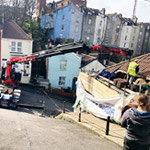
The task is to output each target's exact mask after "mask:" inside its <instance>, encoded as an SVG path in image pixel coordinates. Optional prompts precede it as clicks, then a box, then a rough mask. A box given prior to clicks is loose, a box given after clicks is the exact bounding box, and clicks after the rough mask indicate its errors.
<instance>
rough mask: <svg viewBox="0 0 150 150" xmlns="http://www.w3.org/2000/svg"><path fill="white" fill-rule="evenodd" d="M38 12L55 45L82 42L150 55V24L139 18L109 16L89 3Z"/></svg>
mask: <svg viewBox="0 0 150 150" xmlns="http://www.w3.org/2000/svg"><path fill="white" fill-rule="evenodd" d="M40 2H41V0H39V1H38V6H40ZM83 2H84V3H83ZM38 8H40V7H38ZM38 12H39V13H38V18H40V25H41V28H42V29H46V30H48V37H49V39H50V40H51V41H52V42H53V43H57V42H58V41H59V42H60V41H63V40H65V39H72V40H73V41H75V42H76V41H79V40H81V39H82V40H83V41H85V42H86V43H88V44H89V45H95V44H105V45H111V46H114V47H121V48H128V49H130V50H133V51H134V55H136V56H137V55H141V54H145V53H148V52H150V38H149V37H150V23H143V22H140V23H139V22H137V18H136V17H134V18H133V19H131V18H125V17H123V16H122V14H117V13H113V14H106V11H105V9H104V8H103V9H102V10H98V9H93V8H88V7H86V0H77V1H73V0H60V1H58V2H53V3H49V4H48V5H47V6H46V5H45V7H43V9H41V11H38Z"/></svg>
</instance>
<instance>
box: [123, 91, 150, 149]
mask: <svg viewBox="0 0 150 150" xmlns="http://www.w3.org/2000/svg"><path fill="white" fill-rule="evenodd" d="M137 103H138V107H137V108H129V109H128V110H127V111H125V113H124V114H123V116H122V119H121V126H122V127H124V128H126V135H125V138H124V147H123V150H150V112H148V111H147V108H148V103H149V98H148V96H146V95H144V94H141V95H139V96H138V98H137Z"/></svg>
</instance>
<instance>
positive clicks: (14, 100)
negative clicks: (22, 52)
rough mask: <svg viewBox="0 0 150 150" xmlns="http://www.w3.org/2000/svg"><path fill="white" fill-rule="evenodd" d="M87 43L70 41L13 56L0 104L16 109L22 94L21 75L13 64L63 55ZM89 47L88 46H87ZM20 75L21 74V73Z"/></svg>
mask: <svg viewBox="0 0 150 150" xmlns="http://www.w3.org/2000/svg"><path fill="white" fill-rule="evenodd" d="M85 46H86V45H85V44H83V42H76V43H69V44H64V45H59V46H56V47H53V48H51V49H48V50H43V51H39V52H35V53H32V54H31V55H30V56H24V57H12V58H10V60H9V61H8V62H7V67H6V69H5V70H6V73H5V71H2V72H3V74H6V76H5V78H4V84H3V85H0V106H4V107H9V108H12V109H16V108H17V105H18V103H19V99H20V96H21V90H20V89H18V85H19V83H20V80H21V77H18V75H17V76H16V75H15V72H14V70H13V65H15V64H16V63H21V64H22V63H28V62H32V61H35V60H37V59H40V58H46V57H52V56H56V55H63V54H66V53H70V52H77V51H80V50H81V49H83V48H84V47H85ZM86 48H87V46H86ZM19 76H20V75H19Z"/></svg>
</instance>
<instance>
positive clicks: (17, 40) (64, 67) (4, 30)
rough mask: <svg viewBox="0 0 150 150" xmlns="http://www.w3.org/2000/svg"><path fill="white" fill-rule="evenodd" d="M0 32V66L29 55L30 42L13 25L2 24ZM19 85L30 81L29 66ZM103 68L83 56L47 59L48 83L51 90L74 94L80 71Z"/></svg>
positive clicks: (28, 38)
mask: <svg viewBox="0 0 150 150" xmlns="http://www.w3.org/2000/svg"><path fill="white" fill-rule="evenodd" d="M0 24H1V29H0V66H1V67H2V66H6V63H7V61H9V60H10V58H12V57H22V56H29V55H31V54H32V47H33V46H32V45H33V39H32V38H31V37H30V35H28V34H27V33H25V32H24V31H23V30H22V29H21V28H20V27H19V26H18V25H17V24H16V23H15V22H14V21H6V22H3V21H2V22H1V23H0ZM19 67H20V68H21V69H22V71H23V72H22V80H21V82H22V83H29V82H30V79H31V69H32V68H31V62H29V63H27V64H25V63H23V64H22V66H19ZM104 67H105V65H104V64H103V63H102V62H100V61H99V60H98V59H97V58H95V57H92V56H89V55H86V54H80V55H79V54H75V53H69V54H65V55H58V56H54V57H50V58H47V68H46V69H47V79H48V81H49V83H50V84H51V87H52V88H56V89H61V88H63V89H64V88H65V89H67V88H69V89H70V90H75V88H76V86H75V82H76V80H77V77H78V75H79V72H80V71H84V72H87V73H90V72H91V71H92V72H95V71H99V70H102V69H103V68H104Z"/></svg>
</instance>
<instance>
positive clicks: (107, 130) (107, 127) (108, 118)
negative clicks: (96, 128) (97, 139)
mask: <svg viewBox="0 0 150 150" xmlns="http://www.w3.org/2000/svg"><path fill="white" fill-rule="evenodd" d="M109 123H110V116H108V117H107V124H106V135H109Z"/></svg>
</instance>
